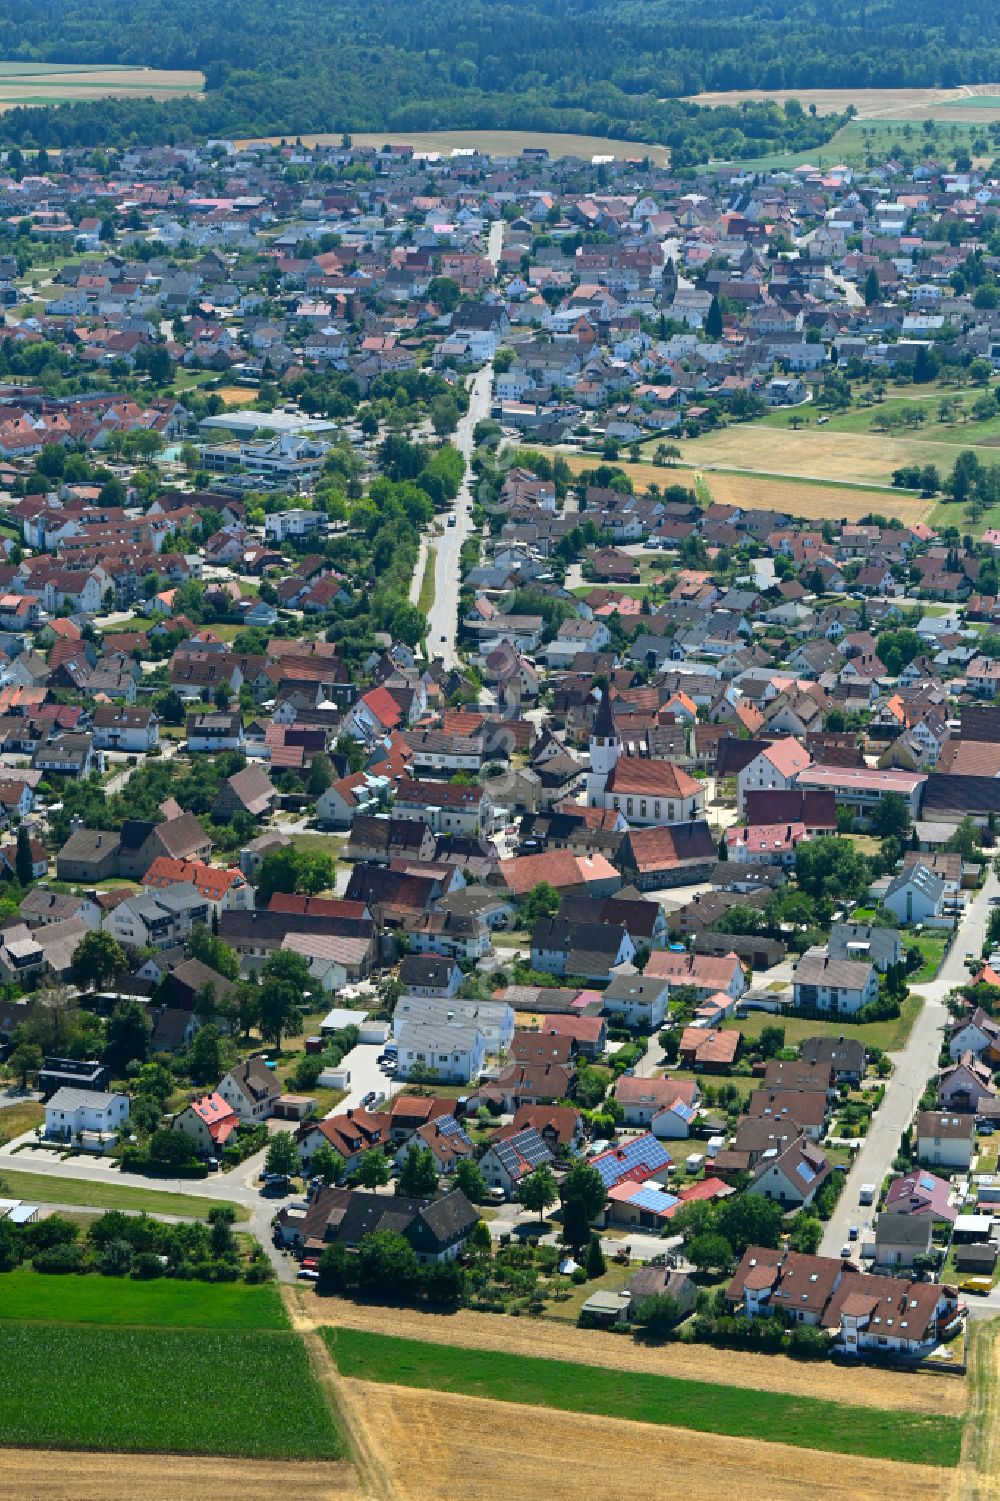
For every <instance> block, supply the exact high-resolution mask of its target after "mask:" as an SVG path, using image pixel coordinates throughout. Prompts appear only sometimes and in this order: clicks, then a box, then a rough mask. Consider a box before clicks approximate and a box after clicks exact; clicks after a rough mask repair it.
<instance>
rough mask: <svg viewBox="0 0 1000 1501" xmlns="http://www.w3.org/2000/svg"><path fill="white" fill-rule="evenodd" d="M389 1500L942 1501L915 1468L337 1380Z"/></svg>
mask: <svg viewBox="0 0 1000 1501" xmlns="http://www.w3.org/2000/svg"><path fill="white" fill-rule="evenodd" d="M344 1385H345V1387H346V1388H347V1390H348V1393H349V1395H350V1397H351V1398H352V1399H353V1401H354V1403H355V1405H356V1409H357V1411H358V1413H359V1415H360V1418H361V1421H362V1422H363V1424H364V1425H365V1427H366V1429H367V1430H368V1433H369V1436H370V1439H371V1441H372V1443H373V1444H377V1445H378V1447H379V1449H380V1451H381V1453H382V1455H383V1459H384V1464H385V1473H386V1478H387V1480H388V1483H389V1486H390V1488H391V1492H392V1494H393V1495H394V1496H395V1497H396V1498H397V1501H456V1498H461V1501H500V1498H502V1497H519V1498H522V1501H580V1498H581V1497H584V1496H602V1497H607V1498H612V1501H618V1498H621V1501H663V1498H664V1497H666V1496H674V1495H676V1496H683V1497H684V1498H685V1501H719V1498H720V1497H724V1498H726V1501H762V1498H766V1501H803V1498H806V1497H818V1498H823V1501H888V1498H895V1497H903V1496H905V1497H906V1498H907V1501H946V1498H947V1496H948V1492H949V1486H950V1484H951V1480H952V1474H951V1472H950V1471H948V1470H939V1469H936V1468H934V1467H930V1466H927V1465H905V1464H890V1463H887V1462H885V1461H880V1460H867V1459H857V1458H851V1459H850V1460H847V1459H844V1458H843V1457H842V1456H840V1455H837V1454H824V1453H820V1452H818V1451H816V1450H807V1449H794V1448H791V1447H790V1446H788V1445H785V1444H764V1443H758V1442H756V1441H755V1440H753V1439H735V1438H723V1437H720V1436H718V1435H715V1434H705V1433H692V1432H690V1431H689V1430H687V1429H683V1428H658V1427H653V1426H651V1425H649V1424H646V1423H632V1422H625V1421H622V1420H620V1419H611V1418H601V1417H591V1416H588V1415H583V1414H579V1413H566V1412H555V1411H549V1410H546V1411H541V1410H539V1409H538V1408H535V1407H519V1408H513V1407H512V1406H511V1405H510V1404H509V1403H503V1402H490V1401H484V1400H483V1399H482V1398H478V1397H462V1396H456V1395H454V1394H445V1393H441V1392H424V1391H416V1390H413V1389H411V1388H409V1387H398V1386H388V1385H386V1386H376V1385H371V1384H369V1383H367V1382H362V1381H346V1382H345V1383H344Z"/></svg>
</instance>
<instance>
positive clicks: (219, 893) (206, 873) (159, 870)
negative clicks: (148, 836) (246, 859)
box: [142, 855, 254, 913]
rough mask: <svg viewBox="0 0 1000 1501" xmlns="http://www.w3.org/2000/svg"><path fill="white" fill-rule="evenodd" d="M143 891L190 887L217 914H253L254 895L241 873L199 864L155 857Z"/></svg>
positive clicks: (216, 866) (165, 857)
mask: <svg viewBox="0 0 1000 1501" xmlns="http://www.w3.org/2000/svg"><path fill="white" fill-rule="evenodd" d="M142 884H143V887H144V888H145V890H146V891H167V890H169V888H170V887H171V886H178V885H185V884H190V885H191V886H193V887H194V888H195V890H196V891H197V892H198V894H199V896H203V897H204V898H205V900H206V901H207V902H210V903H211V905H212V907H213V909H214V910H215V911H216V912H217V913H222V912H252V911H253V904H254V891H253V887H252V886H251V885H250V882H249V881H248V880H247V878H246V876H245V875H244V874H243V872H242V871H241V870H223V869H222V868H221V867H220V866H218V865H206V864H205V863H204V861H202V860H172V859H171V858H170V857H169V856H168V855H158V856H157V858H156V859H155V860H154V861H153V863H152V865H151V866H150V867H149V869H148V870H147V872H146V874H145V875H144V876H143V878H142Z"/></svg>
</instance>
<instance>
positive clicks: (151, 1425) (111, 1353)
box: [0, 1323, 344, 1468]
mask: <svg viewBox="0 0 1000 1501" xmlns="http://www.w3.org/2000/svg"><path fill="white" fill-rule="evenodd" d="M206 1373H211V1378H210V1379H208V1380H207V1381H206ZM0 1444H4V1445H7V1444H10V1445H14V1446H25V1445H29V1446H30V1445H37V1446H39V1447H41V1448H46V1449H48V1448H70V1449H107V1450H120V1451H138V1452H164V1453H172V1452H173V1453H184V1454H192V1453H199V1454H231V1455H240V1456H244V1457H246V1458H248V1459H249V1458H255V1457H258V1456H259V1457H262V1458H272V1459H277V1458H285V1459H326V1458H329V1459H335V1458H338V1457H340V1456H342V1454H343V1452H344V1450H343V1445H342V1443H341V1441H340V1438H339V1436H338V1434H337V1432H336V1429H335V1427H334V1423H333V1419H332V1417H331V1414H330V1411H329V1408H328V1407H327V1405H326V1402H325V1400H324V1398H323V1394H322V1392H321V1390H320V1387H319V1385H318V1384H317V1382H316V1381H315V1380H314V1378H313V1376H312V1374H311V1372H310V1367H309V1361H308V1357H307V1354H306V1350H305V1347H304V1345H303V1343H302V1341H301V1339H300V1338H299V1337H298V1336H297V1335H295V1334H293V1333H291V1332H273V1331H266V1332H262V1331H252V1332H251V1331H248V1330H241V1331H239V1332H235V1331H232V1330H229V1331H220V1330H206V1329H149V1328H146V1329H142V1328H137V1327H132V1328H117V1329H114V1328H100V1327H96V1326H93V1325H83V1324H77V1325H69V1324H61V1325H57V1324H36V1325H32V1324H26V1323H22V1324H0ZM0 1468H2V1466H0Z"/></svg>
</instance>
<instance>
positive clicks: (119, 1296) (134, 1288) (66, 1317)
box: [0, 1270, 288, 1329]
mask: <svg viewBox="0 0 1000 1501" xmlns="http://www.w3.org/2000/svg"><path fill="white" fill-rule="evenodd" d="M7 1319H11V1320H13V1319H17V1320H25V1321H27V1322H29V1323H34V1324H48V1323H56V1324H153V1325H156V1326H158V1327H159V1328H168V1329H287V1328H288V1315H287V1314H286V1313H285V1309H284V1305H283V1304H282V1301H281V1295H280V1293H279V1292H278V1289H277V1287H276V1286H275V1285H274V1284H273V1283H263V1284H262V1285H261V1286H259V1287H249V1286H248V1285H247V1284H246V1283H245V1282H214V1283H213V1282H182V1281H179V1280H177V1279H175V1278H164V1279H163V1280H162V1281H156V1282H135V1281H132V1280H131V1279H129V1278H127V1277H101V1276H99V1275H98V1274H97V1273H90V1274H89V1275H87V1276H84V1277H48V1276H45V1275H43V1274H42V1273H40V1272H32V1271H25V1270H19V1271H16V1272H7V1273H5V1274H3V1275H0V1322H2V1321H3V1320H7Z"/></svg>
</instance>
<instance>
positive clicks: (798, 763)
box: [736, 737, 812, 813]
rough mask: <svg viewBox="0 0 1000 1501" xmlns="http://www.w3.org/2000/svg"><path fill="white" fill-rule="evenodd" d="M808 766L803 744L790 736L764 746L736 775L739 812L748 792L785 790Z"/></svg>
mask: <svg viewBox="0 0 1000 1501" xmlns="http://www.w3.org/2000/svg"><path fill="white" fill-rule="evenodd" d="M811 765H812V756H810V754H809V752H808V751H807V750H806V748H805V746H804V745H801V744H800V743H799V741H798V740H795V739H793V738H791V737H789V738H788V739H787V740H776V741H775V742H774V744H773V745H768V746H765V748H764V749H763V750H762V751H758V753H757V755H756V756H754V758H753V760H752V761H748V762H747V764H746V766H744V768H743V770H742V771H741V772H740V773H739V774H738V776H737V778H736V790H737V794H738V799H739V810H740V812H741V813H743V812H744V811H745V807H746V796H747V793H748V792H787V791H788V789H789V788H790V787H794V786H795V785H796V783H797V781H798V779H799V776H800V775H801V773H802V772H804V771H805V770H806V769H807V768H808V767H810V766H811Z"/></svg>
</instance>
